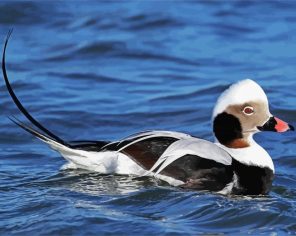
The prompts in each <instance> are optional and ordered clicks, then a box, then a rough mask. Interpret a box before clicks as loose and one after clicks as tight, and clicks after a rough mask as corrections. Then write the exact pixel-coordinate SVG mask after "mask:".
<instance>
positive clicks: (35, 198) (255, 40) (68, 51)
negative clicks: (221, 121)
mask: <svg viewBox="0 0 296 236" xmlns="http://www.w3.org/2000/svg"><path fill="white" fill-rule="evenodd" d="M295 10H296V4H295V3H294V2H293V1H275V2H273V1H256V2H255V1H233V2H228V3H227V2H223V1H199V2H191V1H190V2H181V1H174V2H173V1H163V2H162V1H153V2H148V1H147V2H145V1H131V2H128V1H124V2H97V1H79V2H78V1H51V2H46V1H35V2H30V1H25V2H19V1H7V2H5V1H1V3H0V13H1V14H0V26H1V27H0V36H1V37H2V39H3V41H2V42H4V39H5V36H6V34H7V32H8V30H9V29H10V28H11V27H13V28H14V32H13V35H12V38H11V41H10V44H9V47H8V51H7V68H8V73H9V77H10V79H11V82H12V84H13V87H14V89H15V91H16V93H17V95H18V96H19V97H20V99H21V101H22V102H23V103H24V105H25V106H26V107H27V108H28V110H29V111H30V112H31V113H32V114H33V116H34V117H36V118H37V119H38V120H39V121H40V122H41V123H42V124H44V125H45V126H46V127H48V128H49V129H50V130H52V131H53V132H55V133H56V134H58V135H59V136H61V137H62V138H64V139H66V140H75V139H92V140H116V139H119V138H122V137H125V136H127V135H129V134H131V133H134V132H139V131H142V130H151V129H162V130H163V129H164V130H175V131H181V132H186V133H190V134H192V135H195V136H198V137H201V138H205V139H208V140H213V138H212V132H211V112H212V108H213V106H214V104H215V101H216V99H217V97H218V96H219V94H220V93H221V92H222V91H223V90H224V89H225V88H227V87H228V86H229V85H230V84H231V83H233V82H236V81H238V80H241V79H244V78H253V79H255V80H256V81H257V82H258V83H259V84H260V85H262V86H263V87H264V89H265V91H266V92H267V94H268V97H269V100H270V103H271V104H270V108H271V110H272V112H273V113H274V114H275V115H277V116H278V117H281V118H282V119H284V120H287V121H290V122H291V123H292V124H293V123H294V125H295V120H296V110H295V89H296V86H295V85H296V83H295V64H296V36H295V35H296V24H295V22H296V16H295ZM251 92H252V91H250V93H251ZM0 99H1V119H0V132H1V135H0V148H1V153H2V155H1V158H0V194H1V201H0V234H1V235H9V234H13V235H32V234H35V235H36V234H42V235H70V234H71V235H98V234H106V235H114V234H118V235H139V234H141V235H152V234H169V235H170V234H174V235H196V234H215V233H225V234H234V235H237V234H254V235H255V234H256V235H257V234H261V233H263V234H271V235H277V234H278V235H281V234H295V233H296V223H295V222H296V217H295V210H296V174H295V167H296V159H295V141H296V138H295V134H294V133H292V132H291V133H286V134H274V133H265V134H259V135H257V136H256V140H258V142H259V143H260V144H261V145H262V146H263V147H265V148H266V149H267V150H268V152H269V153H270V155H271V156H272V157H273V160H274V163H275V166H276V177H275V181H274V184H273V188H272V191H271V193H270V194H269V195H268V196H265V197H258V198H251V197H243V198H242V197H239V198H238V197H223V196H219V195H216V194H212V193H207V192H194V191H184V190H181V189H178V188H175V187H171V186H168V185H167V184H165V183H163V182H158V181H155V180H154V179H149V178H134V177H131V176H114V175H100V174H99V173H91V172H87V171H83V170H62V169H61V167H62V166H63V165H64V164H65V163H66V161H65V160H64V159H63V158H61V157H60V156H59V155H58V154H57V153H55V152H53V151H51V150H50V149H49V148H47V146H45V145H44V144H42V143H41V142H40V141H38V140H36V139H35V138H34V137H32V136H30V135H29V134H26V133H24V132H23V131H22V130H20V129H19V128H18V127H16V126H15V125H14V124H12V123H11V122H10V121H9V120H8V119H7V117H6V116H7V115H16V116H18V117H20V116H19V112H18V111H17V109H16V107H15V106H14V104H13V103H12V101H11V99H10V98H9V96H8V94H7V92H6V90H5V87H4V83H3V82H2V83H0ZM250 174H251V173H250Z"/></svg>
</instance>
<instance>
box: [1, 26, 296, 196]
mask: <svg viewBox="0 0 296 236" xmlns="http://www.w3.org/2000/svg"><path fill="white" fill-rule="evenodd" d="M10 35H11V32H9V34H8V36H7V38H6V40H5V44H4V50H3V56H2V72H3V78H4V81H5V84H6V88H7V91H8V93H9V95H10V97H11V98H12V100H13V102H14V103H15V105H16V106H17V108H18V109H19V111H20V113H21V114H22V115H23V116H24V117H25V118H26V119H27V122H24V121H21V120H20V119H19V118H17V117H15V116H9V119H10V120H11V121H12V122H13V123H15V124H16V125H17V126H19V127H20V128H22V129H23V130H25V131H27V132H28V133H30V134H32V135H33V136H35V137H36V138H38V139H40V140H41V141H43V142H44V143H46V144H47V145H48V146H49V147H50V148H51V149H53V150H55V151H57V152H58V153H59V154H60V155H61V156H62V157H64V158H65V160H66V161H67V164H65V166H64V167H66V168H73V169H75V168H77V169H86V170H90V171H96V172H99V173H101V174H120V175H132V176H151V177H154V178H156V179H159V180H162V181H165V182H167V183H168V184H170V185H172V186H176V187H180V188H184V189H192V190H198V191H211V192H216V193H220V194H225V195H228V194H235V195H265V194H268V192H269V191H270V189H271V186H272V181H273V179H274V175H275V168H274V164H273V161H272V159H271V157H270V155H269V154H268V153H267V151H266V150H265V149H264V148H263V147H261V146H260V145H259V144H258V143H257V142H256V141H255V140H254V139H253V136H254V134H256V133H259V132H263V131H273V132H279V133H281V132H286V131H294V127H293V126H292V125H290V124H288V123H286V122H284V121H283V120H281V119H279V118H277V117H275V116H273V115H272V114H271V113H270V111H269V103H268V99H267V96H266V94H265V92H264V90H263V89H262V88H261V87H260V85H259V84H257V83H256V82H255V81H253V80H251V79H245V80H242V81H238V82H236V83H234V84H232V85H231V86H230V87H229V88H228V89H226V90H225V91H224V92H223V93H222V94H221V95H220V97H219V98H218V100H217V103H216V105H215V107H214V109H213V115H212V131H213V136H214V138H215V142H210V141H208V140H204V139H200V138H198V137H195V136H192V135H190V134H185V133H181V132H174V131H163V130H152V131H143V132H140V133H136V134H133V135H130V136H128V137H125V138H123V139H121V140H118V141H113V142H111V141H85V140H75V141H66V140H64V139H62V138H61V137H59V136H57V135H56V134H54V133H53V132H52V131H50V130H49V129H47V128H45V126H43V125H42V124H41V123H40V122H39V121H37V120H36V119H35V118H34V117H33V116H32V115H31V114H30V113H29V112H28V110H27V109H26V108H25V107H24V106H23V104H22V103H21V102H20V100H19V98H18V97H17V96H16V94H15V92H14V90H13V88H12V86H11V84H10V82H9V79H8V75H7V71H6V63H5V55H6V50H7V44H8V41H9V38H10Z"/></svg>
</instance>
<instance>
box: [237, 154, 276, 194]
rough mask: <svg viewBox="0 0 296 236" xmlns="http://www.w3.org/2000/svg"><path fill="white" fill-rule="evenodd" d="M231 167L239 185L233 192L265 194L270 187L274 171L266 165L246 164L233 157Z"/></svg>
mask: <svg viewBox="0 0 296 236" xmlns="http://www.w3.org/2000/svg"><path fill="white" fill-rule="evenodd" d="M232 167H233V170H234V172H235V173H236V175H237V177H238V183H239V187H237V188H235V189H234V190H233V193H234V194H244V195H259V194H267V193H268V192H269V190H270V188H271V184H272V180H273V177H274V173H273V171H272V170H271V169H269V168H267V167H264V168H262V167H258V166H248V165H245V164H242V163H240V162H238V161H237V160H235V159H233V161H232Z"/></svg>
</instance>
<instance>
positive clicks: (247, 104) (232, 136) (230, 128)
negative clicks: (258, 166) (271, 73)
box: [213, 79, 294, 148]
mask: <svg viewBox="0 0 296 236" xmlns="http://www.w3.org/2000/svg"><path fill="white" fill-rule="evenodd" d="M288 130H294V128H293V127H292V126H291V125H289V124H287V123H286V122H284V121H282V120H280V119H278V118H276V117H274V116H272V115H271V113H270V111H269V106H268V100H267V96H266V94H265V92H264V91H263V89H262V88H261V87H260V86H259V85H258V84H257V83H256V82H254V81H253V80H250V79H246V80H242V81H240V82H237V83H235V84H233V85H231V86H230V87H229V88H228V89H227V90H226V91H224V92H223V93H222V94H221V96H220V97H219V99H218V101H217V103H216V106H215V108H214V111H213V131H214V134H215V137H216V138H217V140H218V141H219V143H221V144H222V145H224V146H226V147H230V148H243V147H248V146H249V145H250V140H252V139H251V137H252V136H253V134H254V133H257V132H259V131H275V132H285V131H288Z"/></svg>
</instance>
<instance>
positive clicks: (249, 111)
mask: <svg viewBox="0 0 296 236" xmlns="http://www.w3.org/2000/svg"><path fill="white" fill-rule="evenodd" d="M243 113H245V114H246V115H248V116H250V115H253V113H254V108H253V107H251V106H246V107H244V109H243Z"/></svg>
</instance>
